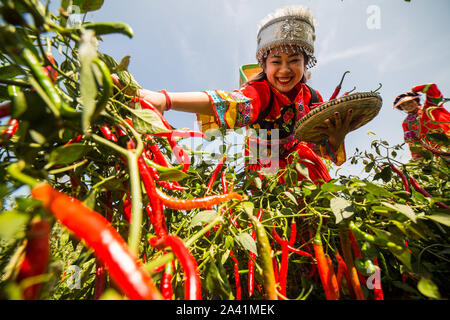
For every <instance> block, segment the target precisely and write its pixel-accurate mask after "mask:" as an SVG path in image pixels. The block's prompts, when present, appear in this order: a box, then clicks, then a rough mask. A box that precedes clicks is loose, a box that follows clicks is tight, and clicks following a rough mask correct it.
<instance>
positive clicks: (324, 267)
mask: <svg viewBox="0 0 450 320" xmlns="http://www.w3.org/2000/svg"><path fill="white" fill-rule="evenodd" d="M313 249H314V254H315V257H316V261H317V268H318V270H319V276H320V280H321V282H322V286H323V289H324V291H325V296H326V298H327V300H338V299H339V292H337V287H338V285H337V279H336V275H335V273H334V270H333V269H332V268H330V267H329V265H328V261H327V258H326V256H325V253H324V251H323V247H322V241H321V240H320V235H319V234H317V235H316V237H314V241H313Z"/></svg>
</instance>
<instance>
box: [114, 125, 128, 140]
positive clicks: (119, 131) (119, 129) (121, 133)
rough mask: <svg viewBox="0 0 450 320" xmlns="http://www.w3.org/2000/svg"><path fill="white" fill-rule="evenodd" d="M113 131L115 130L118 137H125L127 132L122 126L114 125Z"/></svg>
mask: <svg viewBox="0 0 450 320" xmlns="http://www.w3.org/2000/svg"><path fill="white" fill-rule="evenodd" d="M114 129H115V130H116V133H117V135H118V136H119V137H123V136H126V135H127V131H126V130H125V128H124V126H122V125H120V124H119V125H114Z"/></svg>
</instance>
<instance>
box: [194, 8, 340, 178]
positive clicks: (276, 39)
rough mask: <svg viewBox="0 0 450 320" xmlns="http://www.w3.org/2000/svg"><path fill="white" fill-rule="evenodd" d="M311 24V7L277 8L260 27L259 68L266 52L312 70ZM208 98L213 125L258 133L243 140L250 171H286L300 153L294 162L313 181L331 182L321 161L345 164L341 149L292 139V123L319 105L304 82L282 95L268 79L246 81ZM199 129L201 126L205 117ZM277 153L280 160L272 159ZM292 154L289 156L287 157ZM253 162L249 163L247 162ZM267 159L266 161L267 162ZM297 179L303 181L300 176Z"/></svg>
mask: <svg viewBox="0 0 450 320" xmlns="http://www.w3.org/2000/svg"><path fill="white" fill-rule="evenodd" d="M314 26H315V23H314V20H313V18H312V16H311V13H310V11H309V9H307V8H305V7H302V6H290V7H286V8H283V9H279V10H277V11H276V12H275V13H274V14H270V15H269V16H267V17H266V18H265V19H263V20H262V21H261V23H260V26H259V30H258V36H257V44H258V47H257V54H256V58H257V60H258V63H259V65H260V66H261V67H263V66H264V61H265V58H266V57H267V55H268V54H269V53H270V52H273V51H274V52H280V51H281V52H286V53H292V52H296V53H298V54H305V55H306V56H307V58H308V59H307V60H308V65H307V67H312V66H313V65H314V64H315V62H316V59H315V57H314V40H315V27H314ZM204 92H205V93H206V94H207V95H208V96H209V98H210V101H211V104H212V105H213V107H214V112H215V119H214V121H215V124H216V125H217V126H218V127H220V128H223V129H234V128H237V127H246V128H247V129H254V130H255V132H256V135H255V136H253V135H250V136H249V137H248V140H247V147H246V155H249V156H250V162H249V163H247V169H248V170H255V171H259V170H261V169H262V168H267V167H273V165H274V163H273V161H275V162H276V165H277V166H279V167H280V168H285V167H286V165H287V163H289V162H290V161H292V160H293V159H294V156H293V155H294V154H293V153H294V152H296V153H297V154H298V159H297V160H298V162H299V163H302V164H303V165H305V166H306V168H307V169H308V176H309V178H310V179H311V180H312V181H314V182H315V183H320V182H321V180H323V181H329V180H330V179H331V177H330V175H329V172H328V169H327V167H326V165H325V164H324V162H323V161H322V160H321V158H320V157H323V158H325V159H329V160H331V161H333V162H334V163H335V164H337V165H340V164H342V163H343V162H345V160H346V155H345V147H344V144H342V145H341V146H340V147H339V149H338V150H332V148H331V147H330V146H329V145H328V144H327V143H326V144H324V145H321V144H319V145H317V144H314V143H306V142H302V141H298V140H297V139H296V138H295V135H294V127H295V123H296V122H297V121H298V120H299V119H301V118H302V117H304V116H305V115H306V114H308V113H309V112H310V111H311V110H312V109H313V108H315V107H316V106H317V105H318V104H320V103H322V102H323V99H322V97H321V95H320V94H319V92H317V91H316V90H314V89H312V88H311V87H309V86H308V85H306V84H305V83H302V82H300V83H298V84H297V85H296V86H295V87H294V88H293V89H292V90H291V91H290V92H287V93H282V92H280V91H278V90H277V89H275V88H273V87H272V86H271V85H270V83H269V82H268V81H267V80H262V81H253V82H250V83H248V84H246V85H244V86H243V87H241V88H240V89H238V90H234V91H232V92H227V91H223V90H214V91H204ZM198 119H199V121H203V126H202V130H203V131H205V130H206V129H208V128H209V126H205V122H204V118H203V119H202V118H201V117H200V116H198ZM263 130H265V131H264V134H267V135H266V136H264V135H263V134H262V133H263V132H262V131H263ZM252 145H256V146H257V149H259V150H261V149H262V150H267V151H265V152H266V155H267V157H261V154H262V153H261V152H259V153H258V155H255V152H254V151H255V150H256V149H253V148H252ZM273 150H277V151H278V157H274V156H273ZM289 155H291V156H290V157H288V156H289ZM255 158H256V161H252V160H251V159H253V160H255ZM267 159H270V161H267ZM298 175H299V179H302V178H304V176H303V175H301V174H300V173H299V174H298Z"/></svg>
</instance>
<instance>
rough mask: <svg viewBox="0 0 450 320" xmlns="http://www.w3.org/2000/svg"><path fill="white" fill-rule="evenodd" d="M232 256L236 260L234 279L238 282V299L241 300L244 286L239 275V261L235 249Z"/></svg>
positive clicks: (231, 252) (231, 253)
mask: <svg viewBox="0 0 450 320" xmlns="http://www.w3.org/2000/svg"><path fill="white" fill-rule="evenodd" d="M230 257H231V259H233V261H234V280H235V282H236V300H241V295H242V287H241V281H240V277H239V262H238V260H237V259H236V257H235V256H234V253H233V251H230Z"/></svg>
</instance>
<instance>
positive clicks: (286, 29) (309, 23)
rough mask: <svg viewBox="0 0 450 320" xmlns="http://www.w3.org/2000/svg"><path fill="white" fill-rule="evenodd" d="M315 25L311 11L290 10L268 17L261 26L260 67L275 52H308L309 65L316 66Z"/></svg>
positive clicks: (289, 8) (284, 9)
mask: <svg viewBox="0 0 450 320" xmlns="http://www.w3.org/2000/svg"><path fill="white" fill-rule="evenodd" d="M315 40H316V34H315V21H314V18H313V17H312V14H311V11H310V10H309V8H307V7H304V6H298V5H293V6H287V7H284V8H280V9H278V10H276V11H275V12H273V13H271V14H269V15H267V16H266V17H265V18H264V19H262V20H261V22H260V23H259V26H258V36H257V51H256V58H257V59H258V63H259V65H260V66H263V60H264V59H265V58H266V57H267V55H268V54H269V53H270V52H272V50H275V52H277V50H279V51H281V52H286V53H288V52H298V53H300V52H304V53H305V54H306V55H307V56H308V58H309V62H308V65H307V67H308V68H311V67H313V66H314V65H315V64H316V61H317V60H316V58H315V57H314V41H315Z"/></svg>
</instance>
